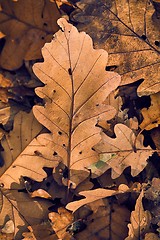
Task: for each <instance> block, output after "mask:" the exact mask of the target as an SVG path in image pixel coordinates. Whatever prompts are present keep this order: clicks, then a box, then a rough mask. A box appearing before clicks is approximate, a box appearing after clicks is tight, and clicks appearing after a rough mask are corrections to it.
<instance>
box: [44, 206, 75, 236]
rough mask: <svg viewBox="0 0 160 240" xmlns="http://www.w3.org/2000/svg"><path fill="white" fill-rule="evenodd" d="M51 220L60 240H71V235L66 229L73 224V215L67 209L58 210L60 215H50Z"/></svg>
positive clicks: (53, 213)
mask: <svg viewBox="0 0 160 240" xmlns="http://www.w3.org/2000/svg"><path fill="white" fill-rule="evenodd" d="M49 219H50V220H51V222H52V224H53V225H52V227H53V230H54V231H55V233H56V234H57V236H58V238H59V239H63V240H71V235H70V234H69V233H68V232H66V228H67V226H68V225H70V224H71V223H72V222H73V219H74V217H73V215H72V213H71V212H69V211H67V210H66V209H65V208H63V207H60V208H58V213H56V212H51V213H49Z"/></svg>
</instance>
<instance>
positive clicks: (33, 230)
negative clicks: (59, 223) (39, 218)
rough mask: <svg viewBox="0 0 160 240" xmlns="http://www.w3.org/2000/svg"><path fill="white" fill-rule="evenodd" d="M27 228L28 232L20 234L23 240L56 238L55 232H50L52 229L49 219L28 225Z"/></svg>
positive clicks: (53, 239)
mask: <svg viewBox="0 0 160 240" xmlns="http://www.w3.org/2000/svg"><path fill="white" fill-rule="evenodd" d="M28 230H29V231H30V232H25V233H23V234H22V235H23V237H24V238H23V239H24V240H32V239H33V240H40V239H43V240H58V238H57V236H56V234H51V233H52V231H53V230H52V227H51V224H50V223H49V221H48V222H42V223H41V224H37V225H32V226H29V227H28Z"/></svg>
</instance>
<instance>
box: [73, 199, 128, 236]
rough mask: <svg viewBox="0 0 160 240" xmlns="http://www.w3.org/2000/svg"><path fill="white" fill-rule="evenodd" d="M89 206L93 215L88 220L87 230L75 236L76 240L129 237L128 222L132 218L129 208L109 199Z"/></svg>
mask: <svg viewBox="0 0 160 240" xmlns="http://www.w3.org/2000/svg"><path fill="white" fill-rule="evenodd" d="M88 206H89V207H90V209H91V210H92V211H93V214H92V215H89V217H87V219H86V222H85V223H86V225H87V227H86V229H84V230H83V231H81V232H79V233H78V234H76V235H75V238H76V240H81V239H84V240H87V239H94V240H100V239H104V240H105V239H114V240H122V239H124V238H125V237H126V236H127V222H128V221H129V216H130V212H129V211H128V209H127V208H125V207H123V206H119V205H117V204H114V203H112V202H111V201H108V200H107V199H105V200H103V201H102V200H98V201H94V202H93V203H90V204H88ZM81 211H82V209H81Z"/></svg>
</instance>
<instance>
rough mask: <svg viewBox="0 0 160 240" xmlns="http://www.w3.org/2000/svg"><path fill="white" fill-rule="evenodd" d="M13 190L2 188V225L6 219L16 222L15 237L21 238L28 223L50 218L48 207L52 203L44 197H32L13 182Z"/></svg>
mask: <svg viewBox="0 0 160 240" xmlns="http://www.w3.org/2000/svg"><path fill="white" fill-rule="evenodd" d="M11 187H12V190H8V189H4V188H1V190H0V199H1V202H2V205H1V206H0V207H1V211H0V226H4V224H6V222H7V221H6V219H8V218H9V219H10V220H12V221H13V223H14V228H15V231H14V239H15V240H19V239H21V234H22V233H23V232H24V231H26V228H27V226H28V225H33V224H40V223H41V222H42V221H43V220H47V219H48V213H49V210H48V208H49V207H51V205H52V204H51V203H50V202H48V201H43V200H42V199H38V200H37V199H36V200H34V199H32V198H30V197H29V195H28V194H27V193H24V192H20V191H19V188H20V186H19V185H16V184H15V183H12V186H11Z"/></svg>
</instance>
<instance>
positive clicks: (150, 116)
mask: <svg viewBox="0 0 160 240" xmlns="http://www.w3.org/2000/svg"><path fill="white" fill-rule="evenodd" d="M150 97H151V106H150V107H149V108H148V109H147V108H143V109H142V110H141V113H142V115H143V118H144V119H143V122H142V123H141V124H140V125H139V126H140V128H141V129H145V130H151V129H152V128H155V127H158V125H159V124H160V92H158V93H156V94H153V95H150Z"/></svg>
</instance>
